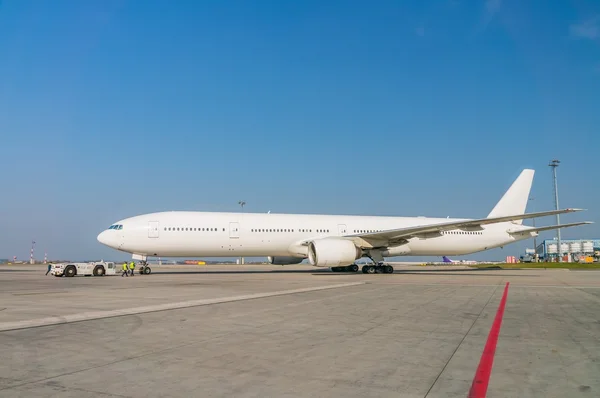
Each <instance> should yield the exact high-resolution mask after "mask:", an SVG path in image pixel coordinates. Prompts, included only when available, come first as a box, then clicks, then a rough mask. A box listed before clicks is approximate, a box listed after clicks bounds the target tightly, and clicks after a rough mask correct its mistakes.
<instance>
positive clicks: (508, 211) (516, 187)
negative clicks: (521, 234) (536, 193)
mask: <svg viewBox="0 0 600 398" xmlns="http://www.w3.org/2000/svg"><path fill="white" fill-rule="evenodd" d="M534 174H535V170H531V169H525V170H523V171H522V172H521V174H519V176H518V177H517V179H516V180H515V182H513V183H512V185H511V186H510V188H508V191H506V193H505V194H504V196H502V199H500V201H499V202H498V203H496V206H494V208H493V209H492V211H491V212H490V214H488V216H487V218H492V217H503V216H510V215H515V214H524V213H525V208H526V207H527V201H528V200H529V191H531V185H532V184H533V175H534ZM513 223H515V224H522V223H523V220H516V221H513Z"/></svg>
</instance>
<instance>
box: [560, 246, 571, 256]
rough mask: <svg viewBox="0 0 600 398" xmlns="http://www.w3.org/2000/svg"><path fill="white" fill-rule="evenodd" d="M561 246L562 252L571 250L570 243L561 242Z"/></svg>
mask: <svg viewBox="0 0 600 398" xmlns="http://www.w3.org/2000/svg"><path fill="white" fill-rule="evenodd" d="M560 248H561V253H562V254H565V253H568V252H569V244H568V243H561V244H560Z"/></svg>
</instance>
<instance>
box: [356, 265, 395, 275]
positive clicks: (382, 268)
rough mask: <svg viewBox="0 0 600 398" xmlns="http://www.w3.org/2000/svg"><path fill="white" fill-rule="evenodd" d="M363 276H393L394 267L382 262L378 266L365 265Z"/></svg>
mask: <svg viewBox="0 0 600 398" xmlns="http://www.w3.org/2000/svg"><path fill="white" fill-rule="evenodd" d="M362 273H363V274H393V273H394V267H392V266H391V265H385V264H384V263H382V262H380V263H377V265H364V266H363V267H362Z"/></svg>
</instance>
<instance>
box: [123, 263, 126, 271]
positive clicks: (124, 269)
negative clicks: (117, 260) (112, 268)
mask: <svg viewBox="0 0 600 398" xmlns="http://www.w3.org/2000/svg"><path fill="white" fill-rule="evenodd" d="M123 271H127V263H123Z"/></svg>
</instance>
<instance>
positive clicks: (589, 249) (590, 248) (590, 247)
mask: <svg viewBox="0 0 600 398" xmlns="http://www.w3.org/2000/svg"><path fill="white" fill-rule="evenodd" d="M583 252H584V253H593V252H594V242H592V241H590V240H587V241H585V242H583Z"/></svg>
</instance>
